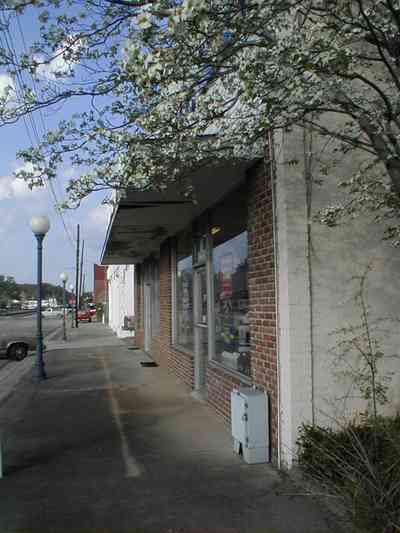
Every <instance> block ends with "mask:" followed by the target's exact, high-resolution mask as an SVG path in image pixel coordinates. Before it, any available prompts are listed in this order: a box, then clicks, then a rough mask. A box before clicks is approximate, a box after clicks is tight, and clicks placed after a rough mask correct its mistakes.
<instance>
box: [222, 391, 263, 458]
mask: <svg viewBox="0 0 400 533" xmlns="http://www.w3.org/2000/svg"><path fill="white" fill-rule="evenodd" d="M231 426H232V437H233V445H234V449H235V451H236V453H240V452H242V454H243V458H244V460H245V461H246V463H265V462H268V461H269V434H268V432H269V429H268V428H269V426H268V398H267V395H266V393H265V392H264V391H260V390H257V389H253V388H250V387H240V388H239V389H233V390H232V391H231Z"/></svg>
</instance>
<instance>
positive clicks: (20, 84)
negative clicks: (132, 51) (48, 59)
mask: <svg viewBox="0 0 400 533" xmlns="http://www.w3.org/2000/svg"><path fill="white" fill-rule="evenodd" d="M0 15H1V14H0ZM16 20H17V24H18V28H19V30H20V34H21V39H22V43H23V46H24V48H25V52H26V53H27V48H26V42H25V37H24V35H23V31H22V27H21V24H20V21H19V19H18V17H17V16H16ZM0 21H1V22H2V24H3V26H4V29H5V31H4V33H3V35H4V40H5V43H6V48H7V49H8V51H9V53H10V55H11V58H12V59H13V60H14V61H15V63H16V64H17V62H18V56H17V53H16V49H15V45H14V41H13V38H12V35H11V33H10V30H9V28H8V24H7V23H6V22H5V21H4V19H3V18H0ZM0 39H1V36H0ZM31 77H32V82H33V88H34V90H35V93H36V94H37V88H36V82H35V80H34V78H33V75H32V74H31ZM14 79H15V82H16V94H17V96H18V97H19V98H20V100H21V101H22V100H23V99H22V97H21V93H22V92H23V90H24V85H25V84H24V80H23V77H22V74H21V72H19V70H18V68H17V69H16V71H15V77H14ZM39 111H40V115H41V120H42V125H43V130H44V133H46V132H47V129H46V125H45V122H44V118H43V114H42V112H41V110H39ZM27 117H28V120H29V123H30V125H31V129H32V132H33V135H34V137H35V139H36V143H37V145H38V146H39V145H40V136H39V133H38V128H37V126H36V122H35V118H34V116H33V112H28V114H27ZM22 118H23V122H24V126H25V130H26V132H27V135H28V138H29V140H30V142H31V144H32V146H34V145H35V142H34V141H33V139H32V135H31V132H30V130H29V127H28V124H27V120H26V117H25V116H23V117H22ZM44 182H45V186H46V189H47V191H48V193H49V194H50V195H51V196H52V200H53V201H54V202H55V205H53V209H54V211H55V212H56V214H57V215H58V216H59V217H60V219H61V222H62V225H63V228H64V232H65V234H66V236H67V238H68V240H69V242H70V244H71V246H72V247H74V242H73V239H72V237H71V234H70V231H69V229H68V228H67V225H66V222H65V219H64V217H63V214H62V212H61V210H60V208H59V201H58V198H57V193H56V191H55V189H54V186H53V183H52V182H51V180H50V179H47V180H46V179H45V180H44ZM56 183H57V185H58V181H57V177H56ZM49 191H50V192H49Z"/></svg>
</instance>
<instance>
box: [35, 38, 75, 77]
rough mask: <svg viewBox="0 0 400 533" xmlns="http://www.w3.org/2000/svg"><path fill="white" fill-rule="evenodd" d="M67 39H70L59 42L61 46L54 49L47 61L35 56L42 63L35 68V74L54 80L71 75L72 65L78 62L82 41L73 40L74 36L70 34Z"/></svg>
mask: <svg viewBox="0 0 400 533" xmlns="http://www.w3.org/2000/svg"><path fill="white" fill-rule="evenodd" d="M69 39H70V40H71V43H69V42H68V41H64V42H63V43H61V46H60V48H58V49H57V50H56V52H55V54H54V57H53V59H51V60H50V61H49V62H48V63H43V62H44V57H43V56H36V57H35V59H36V60H37V61H38V62H39V63H43V64H40V65H39V66H38V68H37V74H38V75H39V76H40V77H42V78H47V79H48V80H56V79H58V78H62V77H66V76H72V75H73V67H74V65H77V64H78V63H79V56H80V52H81V50H82V48H83V41H82V40H78V41H77V42H73V39H74V36H72V35H71V36H70V37H69Z"/></svg>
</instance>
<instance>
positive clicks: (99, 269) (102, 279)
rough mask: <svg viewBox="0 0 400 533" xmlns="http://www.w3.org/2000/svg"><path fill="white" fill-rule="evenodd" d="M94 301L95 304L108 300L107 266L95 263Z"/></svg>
mask: <svg viewBox="0 0 400 533" xmlns="http://www.w3.org/2000/svg"><path fill="white" fill-rule="evenodd" d="M93 279H94V287H93V302H94V303H95V304H100V303H105V302H106V301H107V267H106V266H101V265H96V264H95V265H94V276H93Z"/></svg>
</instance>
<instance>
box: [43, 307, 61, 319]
mask: <svg viewBox="0 0 400 533" xmlns="http://www.w3.org/2000/svg"><path fill="white" fill-rule="evenodd" d="M42 316H43V317H44V318H62V317H63V311H62V308H59V307H46V308H44V309H42Z"/></svg>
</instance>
